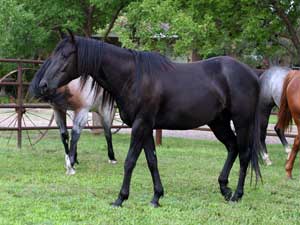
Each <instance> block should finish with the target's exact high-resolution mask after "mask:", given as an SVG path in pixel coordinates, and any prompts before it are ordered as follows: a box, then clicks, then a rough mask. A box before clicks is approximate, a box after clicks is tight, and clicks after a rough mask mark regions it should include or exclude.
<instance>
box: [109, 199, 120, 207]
mask: <svg viewBox="0 0 300 225" xmlns="http://www.w3.org/2000/svg"><path fill="white" fill-rule="evenodd" d="M122 203H123V201H122V200H121V199H117V200H116V201H115V202H112V203H111V206H112V207H113V208H120V207H122Z"/></svg>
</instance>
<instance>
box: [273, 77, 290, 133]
mask: <svg viewBox="0 0 300 225" xmlns="http://www.w3.org/2000/svg"><path fill="white" fill-rule="evenodd" d="M292 78H293V76H292V74H288V75H287V76H286V78H285V79H284V83H283V86H282V94H281V99H280V107H279V112H278V122H277V127H278V128H280V129H282V130H286V129H287V128H288V127H289V125H290V124H292V121H293V120H292V119H293V118H292V114H291V111H290V109H289V105H288V100H287V94H286V89H287V86H288V85H289V83H290V81H291V80H292Z"/></svg>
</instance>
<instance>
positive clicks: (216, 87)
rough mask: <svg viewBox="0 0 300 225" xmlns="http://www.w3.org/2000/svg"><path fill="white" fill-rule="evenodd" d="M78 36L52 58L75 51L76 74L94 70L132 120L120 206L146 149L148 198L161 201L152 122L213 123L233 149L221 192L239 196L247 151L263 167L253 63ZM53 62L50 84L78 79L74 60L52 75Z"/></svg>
mask: <svg viewBox="0 0 300 225" xmlns="http://www.w3.org/2000/svg"><path fill="white" fill-rule="evenodd" d="M71 35H72V34H71ZM70 40H74V38H70ZM70 42H73V41H68V39H65V40H63V41H61V42H60V43H59V45H58V47H57V48H56V49H55V51H54V52H53V54H52V57H59V58H61V57H60V55H61V54H63V52H64V48H67V49H68V51H66V52H72V49H71V50H70V48H72V46H71V45H70ZM75 42H76V43H74V49H76V54H77V56H76V57H74V56H73V55H72V56H70V57H66V56H65V57H64V60H63V61H62V62H59V60H54V61H55V62H56V63H58V64H60V63H61V67H63V66H65V65H75V64H76V63H75V62H74V59H75V58H76V59H78V62H79V64H78V74H83V77H82V78H83V79H87V75H91V76H92V77H93V78H94V79H95V80H96V81H97V82H98V84H99V85H101V86H103V87H104V88H105V89H107V90H108V91H109V92H110V93H111V94H112V95H113V96H114V98H115V99H116V102H117V104H118V107H119V110H120V113H121V117H122V119H123V121H124V122H125V123H127V124H128V125H130V126H132V136H131V143H130V148H129V151H128V155H127V157H126V160H125V168H124V180H123V185H122V188H121V190H120V194H119V197H118V199H117V200H116V201H115V203H114V205H116V206H120V205H122V202H123V201H124V200H126V199H127V198H128V196H129V186H130V180H131V175H132V171H133V169H134V167H135V164H136V161H137V159H138V157H139V155H140V152H141V150H142V149H144V150H145V153H146V159H147V163H148V167H149V170H150V172H151V175H152V179H153V184H154V196H153V199H152V201H151V203H152V204H153V205H154V206H158V205H159V198H160V196H162V195H163V187H162V185H161V181H160V176H159V172H158V168H157V159H156V154H155V146H154V141H153V136H152V131H153V128H156V127H157V128H163V129H189V128H194V127H198V126H200V125H203V124H208V125H209V126H210V127H211V128H212V130H213V132H214V134H215V135H216V137H217V138H218V139H219V140H220V141H221V142H222V143H223V144H224V145H225V146H226V148H227V150H228V157H227V159H226V162H225V165H224V168H223V170H222V172H221V174H220V177H219V183H220V189H221V193H222V194H223V195H224V197H225V198H226V199H227V200H229V199H231V200H233V201H237V200H239V199H240V198H241V197H242V195H243V187H244V181H245V177H246V171H247V167H248V164H249V161H250V159H251V160H252V165H253V166H254V169H255V172H256V173H257V176H259V175H260V173H259V165H258V163H257V161H258V160H257V157H258V156H257V153H258V149H257V146H258V144H257V143H258V142H259V138H258V137H257V135H256V134H259V129H258V125H257V124H258V122H257V121H258V118H257V115H256V108H257V103H258V93H259V87H258V80H257V77H256V76H255V74H253V72H252V71H251V69H250V68H248V67H247V66H245V65H244V64H242V63H240V62H238V61H236V60H234V59H232V58H230V57H215V58H212V59H209V60H204V61H201V62H197V63H191V64H176V63H172V62H170V61H169V60H168V59H166V58H164V57H162V56H161V55H158V54H155V53H149V52H138V51H133V50H126V49H121V48H118V47H115V46H112V45H109V44H105V43H103V42H97V41H95V40H90V39H86V38H81V37H76V39H75ZM52 66H53V67H55V68H59V67H60V65H50V66H49V68H48V69H47V72H46V74H47V76H46V77H45V79H46V80H47V81H48V82H50V83H51V85H48V86H51V87H59V86H60V85H61V84H60V83H59V80H64V81H66V80H68V79H69V80H71V79H74V77H72V76H73V75H74V68H71V67H70V66H68V67H65V68H67V70H64V71H63V72H62V73H59V74H56V75H55V78H56V79H55V80H54V79H52V78H53V77H52V76H54V74H53V73H52V72H51V70H52V68H51V67H52ZM68 69H70V71H68ZM71 72H72V74H71ZM230 120H232V121H233V123H234V125H235V128H236V136H235V135H234V134H233V131H232V130H231V128H230ZM249 146H250V149H251V150H249ZM237 155H239V159H240V175H239V181H238V186H237V190H236V192H235V193H234V195H233V196H232V194H231V190H230V188H228V187H227V183H228V176H229V172H230V170H231V167H232V165H233V163H234V161H235V159H236V157H237Z"/></svg>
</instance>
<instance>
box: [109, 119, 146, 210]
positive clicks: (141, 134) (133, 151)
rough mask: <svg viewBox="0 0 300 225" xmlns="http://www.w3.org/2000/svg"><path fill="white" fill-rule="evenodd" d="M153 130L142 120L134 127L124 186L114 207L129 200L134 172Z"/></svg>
mask: <svg viewBox="0 0 300 225" xmlns="http://www.w3.org/2000/svg"><path fill="white" fill-rule="evenodd" d="M151 129H152V128H150V127H149V125H147V124H146V123H145V122H144V121H143V120H142V119H136V120H135V122H134V124H133V126H132V131H131V141H130V147H129V151H128V153H127V157H126V160H125V164H124V178H123V184H122V187H121V190H120V193H119V196H118V198H117V200H116V201H115V202H114V203H113V204H112V205H113V206H122V203H123V202H124V201H125V200H127V199H128V196H129V189H130V180H131V176H132V171H133V169H134V167H135V165H136V161H137V159H138V157H139V155H140V153H141V150H142V147H143V142H144V140H145V137H146V136H147V133H148V132H149V131H151Z"/></svg>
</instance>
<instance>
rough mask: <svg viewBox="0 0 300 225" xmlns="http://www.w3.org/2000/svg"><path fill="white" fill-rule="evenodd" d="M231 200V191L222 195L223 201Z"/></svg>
mask: <svg viewBox="0 0 300 225" xmlns="http://www.w3.org/2000/svg"><path fill="white" fill-rule="evenodd" d="M231 198H232V191H228V192H227V193H226V194H224V199H225V201H227V202H228V201H229V200H231Z"/></svg>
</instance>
